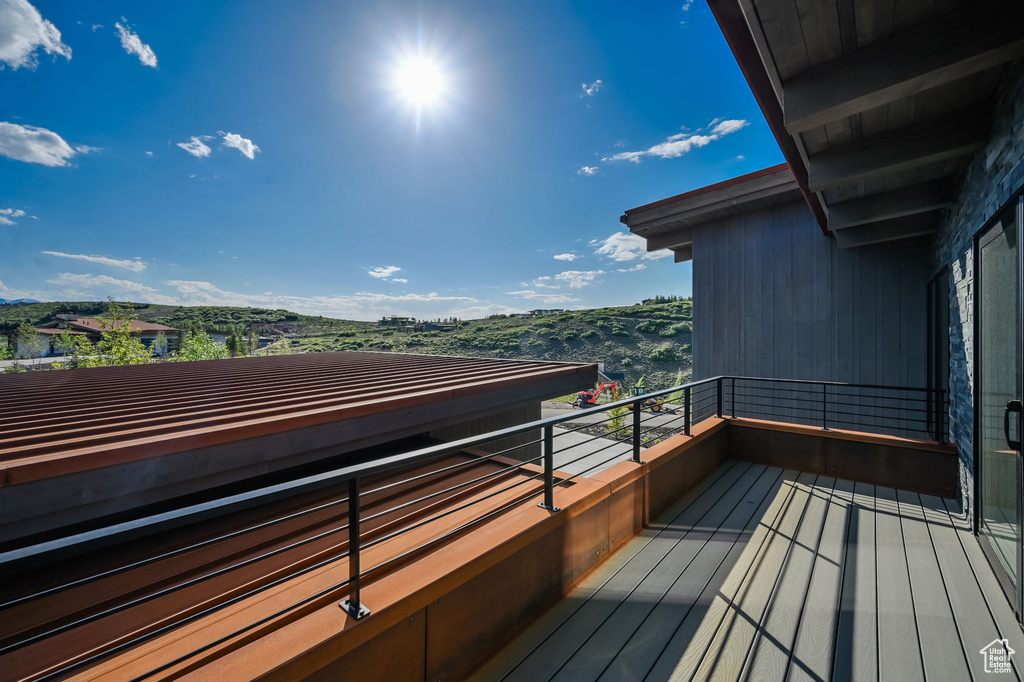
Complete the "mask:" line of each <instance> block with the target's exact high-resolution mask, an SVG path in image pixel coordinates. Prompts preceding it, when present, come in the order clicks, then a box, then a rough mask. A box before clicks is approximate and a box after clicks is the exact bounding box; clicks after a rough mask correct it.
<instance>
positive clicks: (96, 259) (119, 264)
mask: <svg viewBox="0 0 1024 682" xmlns="http://www.w3.org/2000/svg"><path fill="white" fill-rule="evenodd" d="M42 253H45V254H46V255H47V256H57V257H58V258H72V259H74V260H84V261H88V262H90V263H96V264H98V265H109V266H110V267H114V268H124V269H125V270H131V271H132V272H142V271H143V270H145V269H146V264H145V263H144V262H143V261H141V260H139V259H135V260H117V259H115V258H107V257H106V256H86V255H84V254H80V253H61V252H60V251H43V252H42Z"/></svg>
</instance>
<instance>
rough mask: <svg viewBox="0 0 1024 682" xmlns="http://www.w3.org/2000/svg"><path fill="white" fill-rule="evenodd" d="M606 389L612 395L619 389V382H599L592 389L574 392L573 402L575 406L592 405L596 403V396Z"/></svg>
mask: <svg viewBox="0 0 1024 682" xmlns="http://www.w3.org/2000/svg"><path fill="white" fill-rule="evenodd" d="M606 390H607V391H608V392H609V393H611V394H612V395H615V392H616V391H617V390H619V382H617V381H612V382H609V383H607V384H601V385H600V386H598V387H597V388H596V389H594V390H593V391H580V392H579V393H577V394H576V402H575V403H573V404H574V405H576V407H594V406H595V405H597V397H598V396H599V395H601V394H602V393H604V392H605V391H606Z"/></svg>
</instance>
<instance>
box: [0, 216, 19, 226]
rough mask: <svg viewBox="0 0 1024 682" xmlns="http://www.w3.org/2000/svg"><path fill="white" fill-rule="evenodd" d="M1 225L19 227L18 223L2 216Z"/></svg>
mask: <svg viewBox="0 0 1024 682" xmlns="http://www.w3.org/2000/svg"><path fill="white" fill-rule="evenodd" d="M0 225H17V223H15V222H14V221H13V220H11V219H10V218H7V217H4V216H2V215H0Z"/></svg>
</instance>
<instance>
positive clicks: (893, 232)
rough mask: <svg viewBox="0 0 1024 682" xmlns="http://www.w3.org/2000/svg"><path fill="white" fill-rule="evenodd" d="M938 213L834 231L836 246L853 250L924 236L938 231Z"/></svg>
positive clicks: (921, 214)
mask: <svg viewBox="0 0 1024 682" xmlns="http://www.w3.org/2000/svg"><path fill="white" fill-rule="evenodd" d="M938 225H939V216H938V213H935V212H933V213H918V214H917V215H911V216H905V217H903V218H893V219H892V220H883V221H881V222H877V223H870V224H868V225H859V226H857V227H850V228H847V229H845V230H836V231H835V232H834V233H833V234H835V236H836V244H837V245H838V246H839V248H841V249H855V248H857V247H858V246H868V245H870V244H881V243H884V242H892V241H896V240H898V239H909V238H911V237H919V236H921V235H925V234H932V233H934V232H937V231H938Z"/></svg>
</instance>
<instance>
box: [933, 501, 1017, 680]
mask: <svg viewBox="0 0 1024 682" xmlns="http://www.w3.org/2000/svg"><path fill="white" fill-rule="evenodd" d="M942 503H943V505H944V506H945V508H946V512H947V513H948V514H949V518H950V522H951V523H952V525H953V528H954V530H955V531H956V534H957V538H958V539H959V541H960V546H961V548H962V550H963V553H964V556H965V557H966V558H967V561H968V563H969V564H970V567H971V571H972V572H973V573H974V578H975V580H976V581H977V584H978V588H979V589H980V590H981V592H982V594H983V595H984V601H983V602H982V604H984V605H986V606H987V607H988V610H989V613H990V615H991V616H992V618H993V620H994V621H995V624H996V630H997V633H998V635H999V637H1000V638H1004V637H1005V638H1006V639H1007V640H1008V641H1009V644H1010V648H1011V649H1013V650H1014V651H1017V652H1018V656H1019V655H1020V653H1022V652H1024V648H1022V647H1024V632H1022V631H1021V628H1020V625H1018V624H1017V619H1016V616H1014V613H1013V608H1012V607H1011V606H1010V602H1009V600H1007V598H1006V595H1005V594H1004V593H1003V589H1002V588H1001V587H1000V586H999V582H998V580H997V579H996V576H995V575H994V574H993V573H992V568H991V566H989V563H988V560H987V559H986V558H985V554H984V551H983V550H982V549H981V545H979V544H978V542H979V539H978V538H976V537H975V536H974V533H973V532H972V531H971V524H970V520H969V518H968V517H967V515H966V514H965V513H964V511H963V509H962V508H961V506H960V504H959V503H958V502H956V501H954V500H942ZM980 606H981V604H979V605H978V607H980ZM991 641H992V640H991V639H985V641H984V642H980V643H979V644H978V646H977V647H976V648H975V649H974V652H977V655H978V656H981V647H983V646H984V645H986V644H988V643H989V642H991ZM1013 667H1014V671H1015V672H1016V674H1017V677H1018V679H1024V673H1022V672H1021V663H1020V661H1019V660H1016V659H1014V660H1013Z"/></svg>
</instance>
